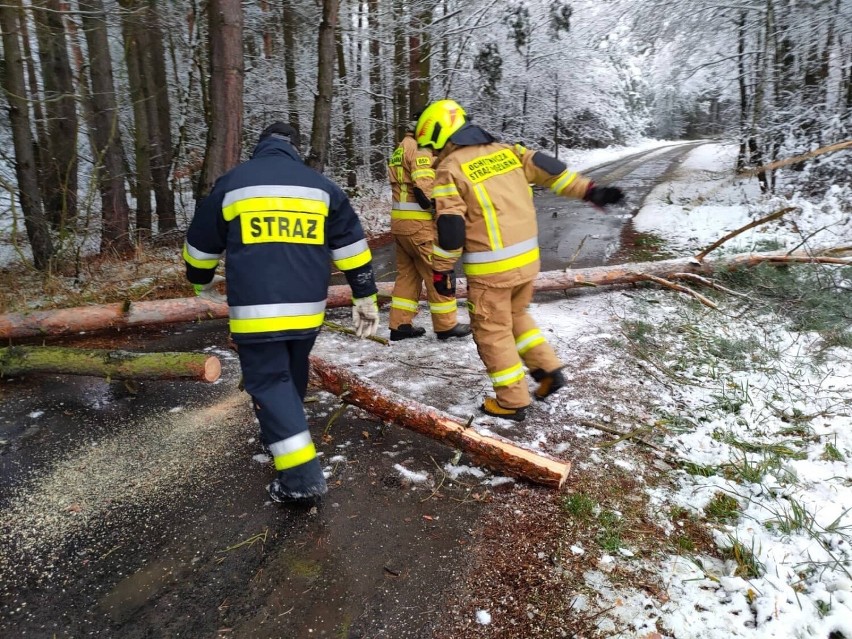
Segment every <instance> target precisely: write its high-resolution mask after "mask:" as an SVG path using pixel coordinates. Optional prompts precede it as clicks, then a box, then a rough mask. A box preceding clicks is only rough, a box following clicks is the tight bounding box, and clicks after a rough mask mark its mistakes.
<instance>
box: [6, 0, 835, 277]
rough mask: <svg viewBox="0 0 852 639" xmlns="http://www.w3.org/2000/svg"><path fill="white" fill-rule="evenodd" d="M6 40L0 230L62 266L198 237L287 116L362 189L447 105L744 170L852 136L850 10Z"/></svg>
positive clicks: (94, 5)
mask: <svg viewBox="0 0 852 639" xmlns="http://www.w3.org/2000/svg"><path fill="white" fill-rule="evenodd" d="M0 31H2V61H1V62H0V65H1V66H0V77H2V85H3V93H4V98H5V102H6V105H7V107H8V109H7V111H6V112H4V113H3V114H2V116H0V193H5V195H6V197H2V195H0V203H2V209H0V227H2V228H4V229H8V228H11V229H12V233H13V234H18V233H19V230H20V231H22V232H23V233H24V234H25V236H26V243H27V244H28V245H29V248H30V252H31V258H32V262H33V264H34V265H35V267H36V268H38V269H41V270H51V269H53V268H55V265H56V264H57V262H58V260H57V258H62V259H63V260H64V261H66V262H67V258H68V256H74V257H76V258H77V259H79V256H80V255H81V253H82V252H84V248H85V247H88V248H89V249H91V248H92V247H94V250H99V251H100V252H101V253H121V252H124V251H127V250H130V249H132V248H133V247H134V246H135V245H138V244H140V243H145V242H149V241H162V242H179V241H180V239H181V234H180V229H179V227H180V226H181V224H182V223H183V222H184V221H185V219H186V216H187V215H190V214H191V211H192V209H193V207H194V202H195V198H197V197H199V196H202V195H203V194H205V193H206V192H207V191H208V190H209V189H210V188H211V186H212V184H213V182H214V181H215V179H216V178H217V177H218V176H219V175H221V174H222V173H223V172H225V171H226V170H228V169H229V168H230V167H231V166H233V165H235V164H236V163H238V162H239V161H241V160H243V159H245V158H246V157H247V153H248V152H250V151H251V148H252V146H253V144H254V142H255V141H256V139H257V135H258V134H259V132H260V131H261V130H262V129H263V128H264V127H265V126H266V125H267V124H268V123H270V122H271V121H273V120H276V119H280V120H286V121H290V122H292V123H294V124H296V125H297V126H298V127H299V129H300V131H301V132H302V138H303V148H302V150H303V153H304V155H305V157H306V159H307V161H308V163H309V164H311V165H312V166H313V167H315V168H317V169H318V170H321V171H324V172H325V173H326V174H328V175H329V176H330V177H332V178H334V179H336V180H338V181H339V182H340V183H341V184H342V185H344V186H346V187H347V188H349V189H350V192H352V193H355V192H357V189H358V188H359V187H360V186H362V185H365V184H370V183H374V182H382V181H383V180H384V176H385V161H386V158H387V156H388V155H389V153H390V151H391V150H392V148H393V146H394V145H395V144H396V141H397V139H398V137H399V136H400V134H401V132H402V130H403V127H404V126H405V123H406V122H407V121H408V120H409V118H410V116H411V114H413V113H415V112H416V111H417V110H419V109H421V108H422V107H423V106H425V105H426V104H427V103H428V102H429V101H430V100H434V99H439V98H443V97H451V98H453V99H456V100H458V101H459V102H461V103H462V104H463V105H464V106H465V107H466V108H467V109H468V111H469V113H470V114H471V115H472V116H473V118H474V119H475V121H477V122H478V123H480V124H482V125H483V126H485V127H486V128H488V129H489V130H492V131H493V132H495V133H498V134H499V135H501V136H502V137H504V138H505V139H508V140H511V141H521V142H524V143H526V144H529V145H531V146H534V147H538V148H548V149H551V150H557V151H558V148H559V147H580V148H590V147H600V146H606V145H610V144H622V143H625V142H629V141H631V140H634V139H636V138H638V137H640V136H653V137H658V138H667V139H679V138H696V137H713V138H716V139H722V140H729V141H731V142H734V143H737V144H738V145H739V149H740V152H739V155H738V162H737V163H738V166H739V168H745V167H749V166H760V165H763V164H765V163H767V162H771V161H773V160H775V159H777V158H781V157H788V156H791V155H795V154H797V153H801V152H804V151H808V150H812V149H815V148H817V147H820V146H824V145H827V144H831V143H833V142H837V141H841V140H845V139H848V138H849V137H850V126H851V125H850V112H852V67H851V66H850V65H851V64H852V63H850V61H851V60H852V1H850V0H738V1H737V2H725V1H722V0H691V1H690V2H679V1H675V0H609V1H606V2H591V1H589V0H573V1H566V0H553V1H546V0H526V1H524V0H511V1H508V2H506V1H500V0H490V1H489V0H486V1H483V0H470V1H468V2H461V1H460V0H357V1H352V0H316V1H307V2H295V1H294V0H244V1H242V2H240V1H239V0H207V1H206V2H204V1H201V0H182V1H177V0H73V1H71V2H69V1H67V0H0ZM795 168H796V169H798V171H797V172H796V173H795V174H794V175H795V179H794V180H793V184H794V185H795V186H796V187H797V188H802V189H810V190H814V191H815V192H819V191H820V190H824V187H825V186H826V185H828V184H830V183H832V182H833V181H835V180H836V179H837V178H838V177H839V176H843V175H846V176H848V174H849V173H848V171H849V168H850V167H849V160H848V159H846V160H845V163H844V161H843V160H841V161H837V160H836V159H835V161H833V162H831V163H830V164H829V163H825V162H821V161H820V160H819V159H817V160H814V161H813V162H811V163H809V164H808V165H800V166H797V167H795ZM759 178H760V180H761V186H762V188H763V189H764V191H766V192H772V191H773V190H775V189H776V187H777V185H776V184H775V180H774V176H773V174H772V173H771V172H767V173H762V174H760V175H759ZM21 227H23V228H21ZM20 239H21V240H23V236H22V237H21V238H20Z"/></svg>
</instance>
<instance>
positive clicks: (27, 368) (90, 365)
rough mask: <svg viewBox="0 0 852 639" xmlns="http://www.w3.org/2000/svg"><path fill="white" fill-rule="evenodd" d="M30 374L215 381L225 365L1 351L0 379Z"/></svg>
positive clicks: (38, 349) (197, 359) (159, 357)
mask: <svg viewBox="0 0 852 639" xmlns="http://www.w3.org/2000/svg"><path fill="white" fill-rule="evenodd" d="M27 373H58V374H62V375H90V376H92V377H105V378H107V379H131V380H140V379H195V380H198V381H201V382H215V381H216V380H217V379H219V376H220V375H221V373H222V364H221V363H220V362H219V358H218V357H215V356H213V355H207V354H204V353H131V352H128V351H120V350H113V351H110V350H96V349H82V348H63V347H59V346H11V347H9V348H0V377H8V376H10V375H22V374H27Z"/></svg>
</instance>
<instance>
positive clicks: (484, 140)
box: [438, 124, 497, 161]
mask: <svg viewBox="0 0 852 639" xmlns="http://www.w3.org/2000/svg"><path fill="white" fill-rule="evenodd" d="M496 141H497V138H495V137H494V136H493V135H491V134H490V133H489V132H488V131H486V130H485V129H483V128H482V127H478V126H476V125H475V124H465V125H464V126H463V127H462V128H460V129H459V130H458V131H456V132H455V133H453V134H452V135H451V136H450V139H449V140H448V141H447V143H446V144H445V145H444V148H443V149H441V151H440V153H438V161H440V160H442V159H444V158H445V157H447V156H448V155H449V154H450V153H452V152H453V151H454V150H455V149H457V148H459V147H460V146H475V145H477V144H491V143H492V142H496Z"/></svg>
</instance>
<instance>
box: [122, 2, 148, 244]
mask: <svg viewBox="0 0 852 639" xmlns="http://www.w3.org/2000/svg"><path fill="white" fill-rule="evenodd" d="M119 4H120V5H121V7H122V9H123V10H124V11H123V12H122V16H121V29H122V34H123V35H124V58H125V60H126V62H127V79H128V84H129V85H130V100H131V101H132V102H133V122H134V136H133V142H134V150H135V156H136V179H135V189H134V195H135V196H136V237H137V238H138V239H139V240H144V239H146V238H150V237H151V222H152V213H153V211H152V210H151V189H152V179H151V154H150V148H149V132H148V113H147V109H146V107H145V100H146V92H145V81H144V79H143V78H142V69H141V66H142V64H143V62H142V57H143V54H142V49H143V48H144V47H145V39H146V38H145V31H144V26H143V24H141V17H140V15H139V7H138V2H135V1H134V0H120V1H119Z"/></svg>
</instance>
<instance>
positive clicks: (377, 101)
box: [367, 0, 387, 180]
mask: <svg viewBox="0 0 852 639" xmlns="http://www.w3.org/2000/svg"><path fill="white" fill-rule="evenodd" d="M367 8H368V11H369V15H368V17H367V25H368V28H369V31H370V91H371V92H372V93H373V96H372V100H373V103H372V107H371V109H370V175H372V176H373V179H374V180H384V179H385V173H386V169H385V155H386V153H385V151H386V148H385V147H386V139H387V128H386V124H385V109H384V104H383V98H382V93H383V90H384V87H383V86H382V66H383V60H382V59H381V42H380V40H379V29H380V24H379V0H368V1H367Z"/></svg>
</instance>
